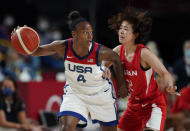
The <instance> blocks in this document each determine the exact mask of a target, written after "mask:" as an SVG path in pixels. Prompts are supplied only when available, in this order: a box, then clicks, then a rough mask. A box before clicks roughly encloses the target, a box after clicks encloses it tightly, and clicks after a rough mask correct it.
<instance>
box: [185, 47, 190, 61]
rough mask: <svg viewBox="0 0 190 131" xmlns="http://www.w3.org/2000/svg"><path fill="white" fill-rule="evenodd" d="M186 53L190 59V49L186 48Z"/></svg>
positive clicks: (186, 56)
mask: <svg viewBox="0 0 190 131" xmlns="http://www.w3.org/2000/svg"><path fill="white" fill-rule="evenodd" d="M184 55H185V58H187V59H190V49H187V50H185V52H184Z"/></svg>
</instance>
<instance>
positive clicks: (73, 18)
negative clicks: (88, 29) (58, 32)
mask: <svg viewBox="0 0 190 131" xmlns="http://www.w3.org/2000/svg"><path fill="white" fill-rule="evenodd" d="M84 21H87V20H86V19H85V18H83V17H82V16H81V15H80V13H79V12H78V11H72V12H70V13H69V15H68V24H69V28H70V30H71V31H73V30H75V29H76V27H77V26H78V24H79V23H81V22H84Z"/></svg>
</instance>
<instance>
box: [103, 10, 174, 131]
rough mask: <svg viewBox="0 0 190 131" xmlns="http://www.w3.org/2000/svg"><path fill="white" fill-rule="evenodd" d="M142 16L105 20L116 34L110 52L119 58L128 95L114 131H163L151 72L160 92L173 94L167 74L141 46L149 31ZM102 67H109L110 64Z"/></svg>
mask: <svg viewBox="0 0 190 131" xmlns="http://www.w3.org/2000/svg"><path fill="white" fill-rule="evenodd" d="M151 21H152V20H151V18H148V17H147V16H146V12H136V11H135V9H132V8H126V9H125V10H124V11H123V12H120V13H118V14H117V15H115V16H114V17H112V18H111V19H109V20H108V23H109V27H110V28H111V29H114V30H116V31H117V32H118V35H119V42H120V43H121V45H118V46H117V47H115V48H114V49H113V50H114V51H115V52H116V53H118V55H119V56H120V59H121V62H122V65H123V68H124V75H125V80H126V84H127V87H128V90H129V93H130V98H129V102H128V105H127V109H126V110H125V112H124V114H123V115H122V117H121V119H120V120H119V124H118V131H143V130H145V131H163V127H164V120H165V117H166V103H165V100H164V97H163V94H162V93H160V91H159V87H158V85H157V82H156V80H155V78H154V71H155V72H157V73H158V75H159V77H160V79H161V80H162V82H163V87H160V89H161V90H162V91H163V90H166V91H167V92H169V93H171V94H175V91H176V88H177V87H176V86H174V81H173V78H172V76H171V75H170V73H169V72H168V71H167V70H166V68H165V67H164V65H163V64H162V63H161V62H160V60H159V59H158V58H157V57H156V56H155V55H154V54H153V53H151V51H150V50H149V49H148V48H146V47H145V46H144V45H143V44H141V43H142V42H143V41H144V40H145V38H146V37H147V36H148V34H149V33H150V30H151ZM105 65H106V66H107V67H109V66H110V65H111V63H110V62H106V63H105Z"/></svg>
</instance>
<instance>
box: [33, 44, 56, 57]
mask: <svg viewBox="0 0 190 131" xmlns="http://www.w3.org/2000/svg"><path fill="white" fill-rule="evenodd" d="M54 53H55V52H54V51H51V50H48V49H45V48H44V47H43V46H40V47H38V49H37V50H36V51H35V52H34V53H32V54H31V55H32V56H47V55H52V54H54Z"/></svg>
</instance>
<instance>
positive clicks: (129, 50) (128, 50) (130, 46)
mask: <svg viewBox="0 0 190 131" xmlns="http://www.w3.org/2000/svg"><path fill="white" fill-rule="evenodd" d="M124 47H125V52H126V53H127V54H131V53H134V52H135V50H136V47H137V46H136V45H135V44H134V43H126V44H124Z"/></svg>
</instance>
